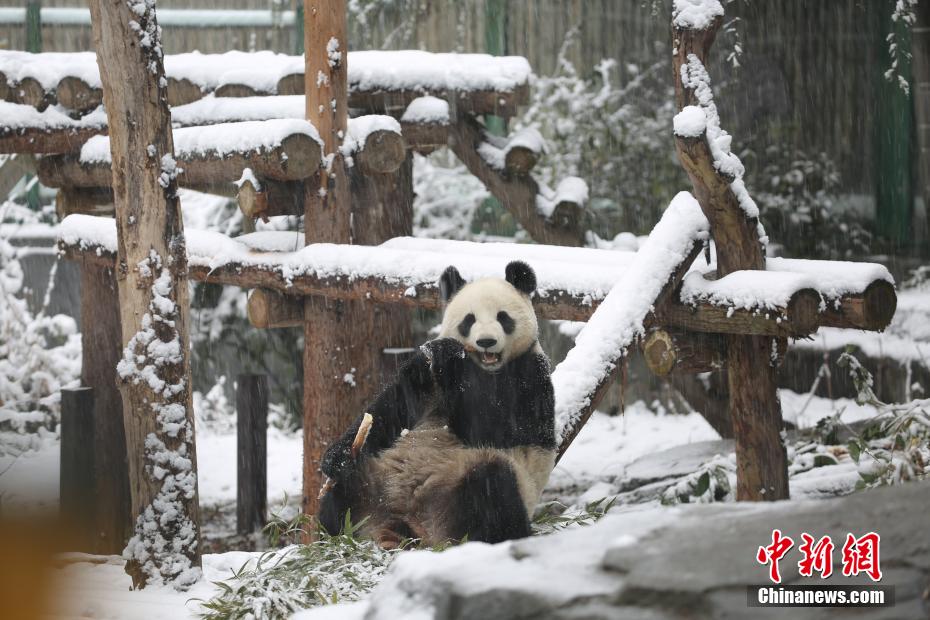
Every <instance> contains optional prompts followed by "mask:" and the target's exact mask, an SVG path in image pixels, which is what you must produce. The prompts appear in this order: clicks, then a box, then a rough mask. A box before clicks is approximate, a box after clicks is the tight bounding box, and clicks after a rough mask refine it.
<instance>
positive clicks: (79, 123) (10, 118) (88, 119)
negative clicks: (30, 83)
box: [0, 101, 107, 131]
mask: <svg viewBox="0 0 930 620" xmlns="http://www.w3.org/2000/svg"><path fill="white" fill-rule="evenodd" d="M67 112H68V111H67V110H65V109H64V108H62V107H61V106H50V107H49V108H46V109H45V110H44V111H42V112H39V111H38V110H37V109H35V108H34V107H32V106H31V105H25V104H20V103H10V102H9V101H0V119H3V121H2V128H0V129H4V130H6V129H12V130H16V131H19V130H25V129H35V130H39V131H54V130H62V129H99V128H102V127H106V125H107V116H106V114H105V113H104V112H103V107H102V106H101V107H98V108H97V109H96V110H94V111H93V112H91V113H89V114H86V115H85V116H83V117H82V118H80V119H77V120H74V119H72V118H71V117H70V116H68V113H67Z"/></svg>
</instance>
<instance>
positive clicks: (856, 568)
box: [843, 532, 882, 581]
mask: <svg viewBox="0 0 930 620" xmlns="http://www.w3.org/2000/svg"><path fill="white" fill-rule="evenodd" d="M880 542H881V537H880V536H879V535H878V534H876V533H875V532H869V533H868V534H866V535H864V536H862V537H861V538H856V537H855V536H853V535H852V534H847V535H846V544H844V545H843V575H845V576H846V577H852V576H854V575H858V574H859V573H865V574H866V575H868V576H869V578H870V579H872V581H881V578H882V569H881V568H880V567H879V564H878V546H879V543H880Z"/></svg>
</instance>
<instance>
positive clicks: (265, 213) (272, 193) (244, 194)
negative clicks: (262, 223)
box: [236, 174, 306, 219]
mask: <svg viewBox="0 0 930 620" xmlns="http://www.w3.org/2000/svg"><path fill="white" fill-rule="evenodd" d="M305 194H306V184H305V182H304V181H276V180H274V179H269V178H264V179H258V178H256V177H255V176H254V175H251V174H250V175H243V177H242V178H240V180H239V181H238V191H237V193H236V202H237V203H238V204H239V210H240V211H242V215H243V216H244V217H247V218H252V219H256V218H263V219H264V218H269V217H274V216H277V215H303V212H304V197H305Z"/></svg>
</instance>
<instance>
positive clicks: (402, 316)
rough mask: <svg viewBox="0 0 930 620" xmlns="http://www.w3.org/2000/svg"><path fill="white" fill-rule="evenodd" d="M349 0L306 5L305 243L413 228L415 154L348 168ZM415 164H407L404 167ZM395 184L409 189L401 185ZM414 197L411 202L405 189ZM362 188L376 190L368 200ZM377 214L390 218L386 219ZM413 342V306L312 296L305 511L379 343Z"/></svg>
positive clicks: (370, 376)
mask: <svg viewBox="0 0 930 620" xmlns="http://www.w3.org/2000/svg"><path fill="white" fill-rule="evenodd" d="M345 4H346V3H345V0H312V1H311V0H307V1H306V2H305V3H304V11H305V13H304V16H305V22H304V32H305V44H304V49H305V50H306V67H305V72H304V76H305V85H304V87H305V91H306V93H307V119H308V120H310V121H311V122H312V123H313V124H314V125H315V126H316V127H317V129H318V130H319V132H320V136H321V138H322V139H323V143H324V147H323V154H324V162H326V164H324V169H323V171H322V172H321V179H322V182H321V186H322V191H321V189H320V188H319V187H317V186H315V185H314V184H312V183H308V184H307V193H306V199H305V202H304V206H305V209H306V211H305V217H304V221H305V235H306V242H307V243H308V244H310V243H317V242H327V243H366V244H367V243H380V242H382V241H384V240H386V239H388V238H390V237H393V236H396V235H409V234H411V230H412V197H413V190H412V181H411V180H410V178H409V162H408V161H406V160H405V163H404V165H403V166H402V170H403V171H405V172H401V173H400V174H398V173H394V174H389V175H379V174H371V175H366V176H365V178H364V179H362V178H361V177H357V176H355V175H356V174H359V173H360V170H353V172H352V174H353V177H352V178H353V180H352V183H353V188H354V190H355V191H356V192H357V193H358V194H357V195H358V196H359V198H355V197H353V196H351V195H350V180H349V174H348V172H347V170H346V167H345V165H344V162H343V159H342V156H341V154H340V153H339V146H340V144H341V141H342V137H343V136H344V135H345V131H346V127H347V120H348V117H347V100H348V90H347V86H346V85H347V73H346V69H347V67H346V63H347V54H346V46H347V38H346V6H345ZM405 166H407V168H405ZM388 187H391V188H408V189H403V190H397V192H398V193H395V190H394V189H388ZM404 195H406V196H408V197H409V201H407V200H404V199H403V196H404ZM362 196H367V197H375V199H374V200H375V202H374V203H371V204H369V203H368V202H367V199H365V198H362ZM379 215H381V216H383V217H379ZM408 344H409V314H407V311H405V310H400V309H397V308H387V307H384V306H375V305H373V304H372V303H371V302H370V301H368V300H365V299H361V300H336V299H330V298H325V297H316V296H311V297H307V298H306V299H305V302H304V401H303V405H304V471H303V510H304V514H307V515H315V514H316V512H317V506H318V500H317V495H318V493H319V490H320V487H321V486H322V476H321V474H320V470H319V464H320V459H321V457H322V455H323V452H324V451H325V450H326V448H327V446H328V444H329V442H330V441H331V440H332V439H333V438H335V437H338V436H339V435H340V434H341V433H342V432H343V431H344V430H345V429H346V427H348V426H349V424H351V423H352V420H353V419H354V418H355V417H356V416H357V415H359V414H360V413H361V412H362V410H363V408H364V406H365V405H366V403H367V402H368V401H369V400H370V399H371V397H372V396H373V394H374V393H375V391H376V389H377V388H378V386H379V378H380V374H381V373H380V365H381V350H382V349H384V348H386V347H401V346H405V345H408Z"/></svg>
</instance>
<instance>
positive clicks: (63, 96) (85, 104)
mask: <svg viewBox="0 0 930 620" xmlns="http://www.w3.org/2000/svg"><path fill="white" fill-rule="evenodd" d="M55 94H56V95H57V97H58V103H60V104H61V105H63V106H64V107H66V108H68V109H69V110H74V111H76V112H89V111H91V110H93V109H95V108H96V107H97V106H99V105H100V104H102V103H103V90H102V89H100V88H94V87H93V86H91V85H90V84H88V83H87V82H85V81H84V80H82V79H80V78H77V77H74V76H72V75H66V76H65V77H63V78H61V80H60V81H59V82H58V88H57V89H56V90H55Z"/></svg>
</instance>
